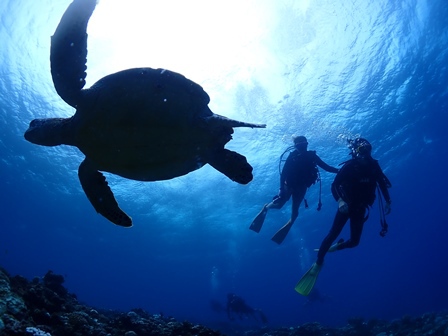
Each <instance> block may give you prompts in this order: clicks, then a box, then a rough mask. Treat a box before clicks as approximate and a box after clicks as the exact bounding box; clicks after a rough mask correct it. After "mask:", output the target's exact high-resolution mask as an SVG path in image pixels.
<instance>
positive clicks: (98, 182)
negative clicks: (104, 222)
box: [78, 159, 132, 227]
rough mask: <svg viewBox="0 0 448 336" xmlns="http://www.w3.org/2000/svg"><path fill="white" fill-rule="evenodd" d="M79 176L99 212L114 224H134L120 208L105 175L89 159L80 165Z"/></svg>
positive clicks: (125, 225)
mask: <svg viewBox="0 0 448 336" xmlns="http://www.w3.org/2000/svg"><path fill="white" fill-rule="evenodd" d="M78 176H79V180H80V182H81V186H82V189H84V192H85V193H86V196H87V198H88V199H89V201H90V203H92V205H93V207H94V208H95V210H96V211H97V212H98V213H99V214H101V215H103V216H104V217H106V218H107V219H108V220H110V221H111V222H112V223H114V224H117V225H120V226H124V227H131V226H132V219H131V217H129V216H128V215H126V214H125V213H124V212H123V211H122V210H121V209H120V208H119V206H118V203H117V201H116V200H115V197H114V194H113V193H112V191H111V190H110V188H109V186H108V184H107V182H106V178H105V177H104V175H103V174H101V173H100V172H99V171H98V170H96V169H95V168H94V167H92V166H91V165H90V164H89V162H88V160H87V159H86V160H84V161H83V162H82V163H81V165H80V166H79V170H78Z"/></svg>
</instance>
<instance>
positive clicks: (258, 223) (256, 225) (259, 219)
mask: <svg viewBox="0 0 448 336" xmlns="http://www.w3.org/2000/svg"><path fill="white" fill-rule="evenodd" d="M267 206H268V205H267V204H265V205H264V207H263V209H261V211H260V213H259V214H258V215H257V216H256V217H255V219H254V220H253V222H252V224H250V226H249V229H251V230H252V231H255V232H257V233H258V232H260V230H261V227H262V226H263V223H264V219H265V218H266V214H267V213H268V209H267Z"/></svg>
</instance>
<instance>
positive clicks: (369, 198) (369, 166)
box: [295, 138, 391, 295]
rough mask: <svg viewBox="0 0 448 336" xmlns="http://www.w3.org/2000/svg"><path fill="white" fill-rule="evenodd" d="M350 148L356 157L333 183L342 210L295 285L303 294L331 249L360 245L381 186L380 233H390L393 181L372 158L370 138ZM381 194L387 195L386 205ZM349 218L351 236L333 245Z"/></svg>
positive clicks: (352, 141)
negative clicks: (389, 220) (313, 259)
mask: <svg viewBox="0 0 448 336" xmlns="http://www.w3.org/2000/svg"><path fill="white" fill-rule="evenodd" d="M348 147H349V148H350V149H351V155H352V159H350V160H348V161H346V162H344V163H343V166H342V168H341V169H340V170H339V172H338V174H337V175H336V177H335V179H334V181H333V184H332V185H331V192H332V194H333V197H334V199H335V200H336V201H337V202H338V211H337V212H336V216H335V218H334V221H333V226H332V227H331V229H330V232H329V233H328V235H327V236H326V237H325V238H324V240H323V241H322V244H321V246H320V248H319V249H318V250H317V251H318V253H317V260H316V262H315V263H314V264H313V265H312V266H311V268H310V269H309V270H308V272H306V273H305V275H304V276H303V277H302V278H301V279H300V281H299V282H298V283H297V285H296V287H295V290H296V291H297V292H298V293H300V294H302V295H308V294H309V293H310V292H311V290H312V289H313V286H314V284H315V283H316V280H317V277H318V275H319V272H320V271H321V269H322V266H323V263H324V257H325V255H326V253H327V252H335V251H339V250H343V249H345V248H352V247H356V246H358V244H359V241H360V239H361V234H362V230H363V227H364V223H365V222H366V221H367V219H368V218H369V208H370V207H371V206H372V205H373V203H374V202H375V197H376V195H375V191H376V190H377V189H379V191H380V192H378V196H379V197H378V199H379V205H380V219H381V227H382V230H381V232H380V235H381V236H382V237H384V236H385V235H386V233H387V229H388V225H387V223H386V220H385V215H388V214H389V213H390V211H391V207H390V205H391V199H390V195H389V191H388V188H390V187H391V183H390V181H389V179H388V178H387V177H386V175H384V173H383V171H382V169H381V167H380V165H379V164H378V161H377V160H375V159H373V158H372V156H371V152H372V145H371V144H370V143H369V142H368V141H367V140H366V139H363V138H357V139H355V140H349V146H348ZM381 196H382V197H384V200H385V202H386V203H385V204H383V200H382V197H381ZM349 219H350V238H349V239H348V240H346V241H344V239H340V240H339V241H338V242H337V243H336V244H333V242H334V241H335V240H336V239H337V237H338V236H339V234H340V233H341V231H342V229H343V228H344V226H345V224H346V223H347V221H348V220H349ZM332 244H333V245H332Z"/></svg>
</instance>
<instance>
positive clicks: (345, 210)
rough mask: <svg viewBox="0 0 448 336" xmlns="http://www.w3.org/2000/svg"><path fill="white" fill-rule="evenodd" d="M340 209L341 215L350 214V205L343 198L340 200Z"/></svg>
mask: <svg viewBox="0 0 448 336" xmlns="http://www.w3.org/2000/svg"><path fill="white" fill-rule="evenodd" d="M338 207H339V212H340V213H344V214H346V213H348V204H347V203H345V201H344V200H343V199H342V198H339V199H338Z"/></svg>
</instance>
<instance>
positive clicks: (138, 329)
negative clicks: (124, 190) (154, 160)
mask: <svg viewBox="0 0 448 336" xmlns="http://www.w3.org/2000/svg"><path fill="white" fill-rule="evenodd" d="M63 283H64V277H63V276H61V275H57V274H54V273H53V272H52V271H49V272H48V273H47V274H45V276H44V277H43V278H34V279H33V280H31V281H28V280H27V279H25V278H24V277H22V276H19V275H17V276H13V277H11V276H10V275H9V274H8V273H7V272H6V271H5V270H4V269H2V268H0V335H8V336H10V335H11V336H14V335H29V336H32V335H34V336H78V335H79V336H81V335H82V336H87V335H92V336H118V335H120V336H123V335H124V336H152V335H154V336H155V335H157V336H165V335H172V336H182V335H185V336H209V335H211V336H220V335H225V334H224V333H221V332H220V331H215V330H212V329H210V328H207V327H205V326H202V325H195V324H192V323H190V322H188V321H184V322H178V321H176V320H175V319H173V318H169V317H164V316H161V315H158V314H157V315H151V314H149V313H147V312H145V311H144V310H142V309H133V310H131V311H129V312H117V311H112V310H97V309H94V308H92V307H89V306H86V305H83V304H80V303H79V302H78V300H77V298H76V295H74V294H71V293H69V292H68V291H67V289H66V288H65V287H64V286H63ZM227 335H229V336H230V334H227ZM231 335H232V336H324V335H325V336H429V335H432V336H448V312H443V313H428V314H424V315H423V316H421V317H411V316H404V317H403V318H401V319H399V320H395V321H392V322H387V321H381V320H369V321H365V320H364V319H362V318H351V319H349V321H348V324H347V325H346V326H345V327H342V328H329V327H325V326H322V325H320V324H319V323H307V324H304V325H301V326H298V327H289V328H277V329H271V328H269V327H267V326H264V327H262V328H260V329H258V330H250V331H238V332H237V331H234V332H232V333H231Z"/></svg>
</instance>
